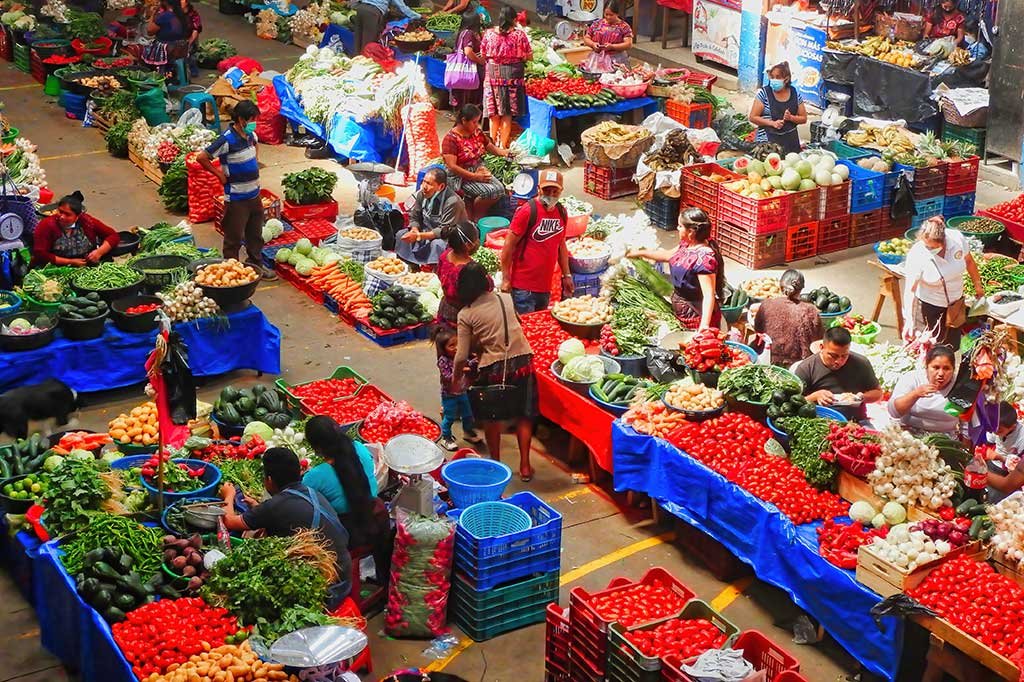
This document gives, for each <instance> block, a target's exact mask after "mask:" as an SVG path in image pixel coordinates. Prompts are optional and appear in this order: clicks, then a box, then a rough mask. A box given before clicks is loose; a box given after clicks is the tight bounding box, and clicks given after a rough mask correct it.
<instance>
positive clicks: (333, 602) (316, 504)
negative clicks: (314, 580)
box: [284, 488, 352, 611]
mask: <svg viewBox="0 0 1024 682" xmlns="http://www.w3.org/2000/svg"><path fill="white" fill-rule="evenodd" d="M284 492H285V494H286V495H294V496H295V497H297V498H299V499H300V500H305V501H306V502H309V505H310V506H311V507H313V522H312V524H311V526H312V528H313V530H316V529H317V528H319V527H320V519H321V518H325V519H327V524H328V525H329V526H330V527H331V528H333V529H334V530H335V531H341V532H343V533H344V534H345V535H346V536H347V535H348V531H347V530H345V527H344V526H343V525H341V521H339V520H338V515H337V514H335V513H334V510H331V513H330V514H325V513H324V512H323V507H321V506H320V496H319V495H311V494H309V492H303V491H301V490H296V489H295V488H288V489H287V490H285V491H284ZM337 549H338V551H339V552H342V551H344V552H347V551H348V548H347V547H339V548H337ZM351 591H352V578H351V576H347V575H346V576H339V580H338V582H336V583H334V584H333V585H329V586H328V587H327V604H326V606H327V610H328V611H333V610H334V609H336V608H338V606H340V605H341V602H343V601H345V597H347V596H348V595H349V592H351Z"/></svg>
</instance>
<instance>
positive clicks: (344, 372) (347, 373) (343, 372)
mask: <svg viewBox="0 0 1024 682" xmlns="http://www.w3.org/2000/svg"><path fill="white" fill-rule="evenodd" d="M326 378H327V379H355V380H356V381H357V382H359V384H361V385H366V384H367V383H369V382H368V381H367V380H366V378H364V377H363V375H361V374H360V373H359V372H357V371H355V370H354V369H352V368H351V367H345V366H341V367H338V368H337V369H335V370H334V372H333V373H332V374H331V375H330V376H328V377H326ZM317 381H320V380H319V379H318V380H317ZM310 383H313V382H311V381H307V382H304V383H301V384H294V385H293V384H289V383H288V382H287V381H285V380H284V379H278V380H277V381H275V382H274V386H276V387H277V389H278V390H279V391H281V393H284V395H285V397H287V398H288V403H289V405H291V406H292V408H294V409H296V410H298V409H301V406H300V405H299V397H298V396H297V395H295V394H294V393H292V392H291V389H292V388H295V387H298V386H305V385H306V384H310ZM339 397H340V396H339Z"/></svg>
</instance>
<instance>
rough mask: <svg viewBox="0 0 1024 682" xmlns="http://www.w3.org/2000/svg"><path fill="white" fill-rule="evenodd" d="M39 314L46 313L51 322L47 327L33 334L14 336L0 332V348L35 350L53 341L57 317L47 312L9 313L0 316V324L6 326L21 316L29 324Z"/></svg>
mask: <svg viewBox="0 0 1024 682" xmlns="http://www.w3.org/2000/svg"><path fill="white" fill-rule="evenodd" d="M40 315H46V316H47V317H48V318H49V319H50V322H51V325H50V327H49V328H47V329H44V330H43V331H41V332H37V333H35V334H28V335H26V336H15V335H9V334H0V350H5V351H8V352H11V351H19V350H35V349H37V348H42V347H43V346H46V345H48V344H49V343H50V342H51V341H53V336H54V333H55V332H56V331H57V317H56V316H55V315H52V314H47V313H35V312H33V313H29V312H17V313H12V314H10V315H4V316H3V317H0V325H2V326H7V325H8V324H10V323H11V322H13V321H14V320H16V319H18V318H22V319H24V320H27V321H28V322H29V323H30V324H34V323H35V321H36V319H37V318H38V317H39V316H40Z"/></svg>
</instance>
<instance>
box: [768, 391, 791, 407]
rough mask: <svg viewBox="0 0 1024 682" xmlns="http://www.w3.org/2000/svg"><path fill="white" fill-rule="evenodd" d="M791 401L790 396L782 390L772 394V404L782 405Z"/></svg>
mask: <svg viewBox="0 0 1024 682" xmlns="http://www.w3.org/2000/svg"><path fill="white" fill-rule="evenodd" d="M787 400H789V394H788V393H786V392H785V391H782V390H777V391H775V392H774V393H772V402H773V403H775V404H777V405H778V404H781V403H784V402H786V401H787Z"/></svg>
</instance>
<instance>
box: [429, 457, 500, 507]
mask: <svg viewBox="0 0 1024 682" xmlns="http://www.w3.org/2000/svg"><path fill="white" fill-rule="evenodd" d="M441 478H443V479H444V482H445V485H447V486H448V494H449V495H451V498H452V502H453V503H454V504H455V506H456V507H458V508H459V509H466V508H467V507H469V506H470V505H474V504H476V503H477V502H492V501H494V500H500V499H501V494H502V493H504V492H505V486H507V485H508V482H509V481H511V480H512V469H511V468H509V466H508V465H507V464H502V463H501V462H496V461H494V460H493V459H481V458H479V457H467V458H466V459H457V460H455V461H454V462H448V463H447V464H445V465H444V467H442V468H441Z"/></svg>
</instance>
